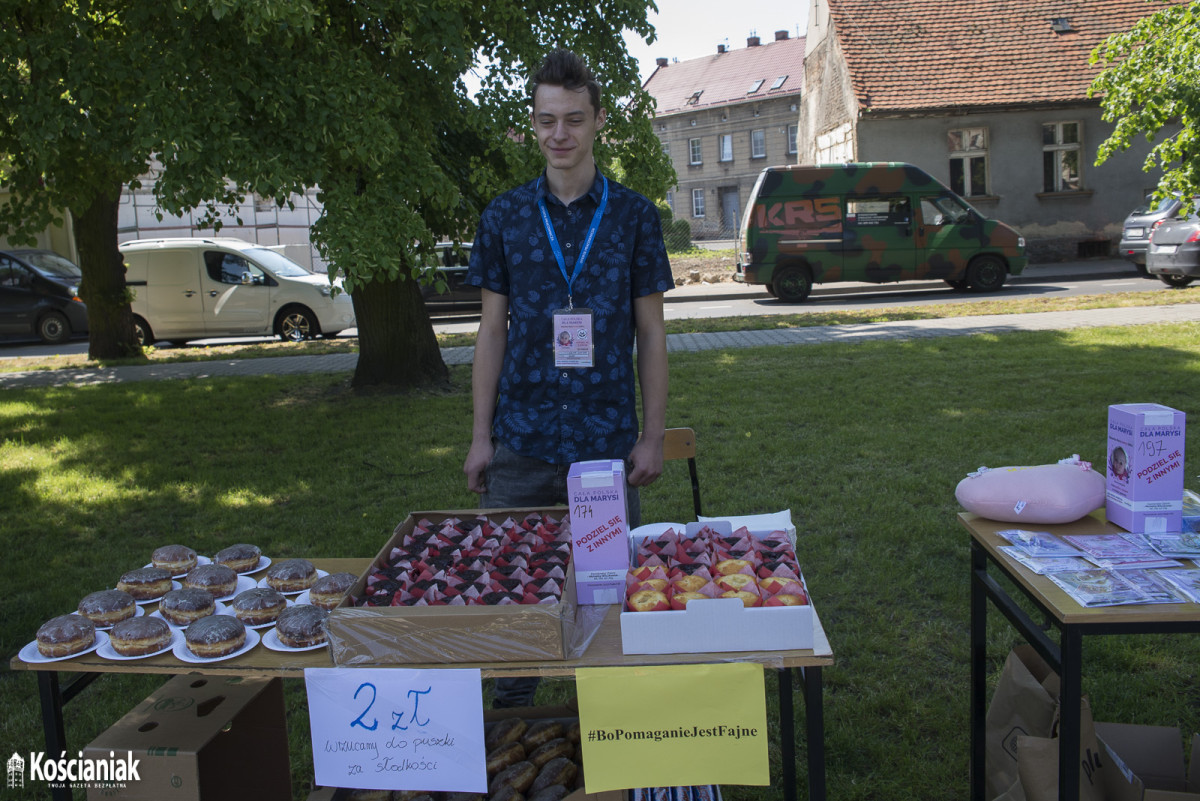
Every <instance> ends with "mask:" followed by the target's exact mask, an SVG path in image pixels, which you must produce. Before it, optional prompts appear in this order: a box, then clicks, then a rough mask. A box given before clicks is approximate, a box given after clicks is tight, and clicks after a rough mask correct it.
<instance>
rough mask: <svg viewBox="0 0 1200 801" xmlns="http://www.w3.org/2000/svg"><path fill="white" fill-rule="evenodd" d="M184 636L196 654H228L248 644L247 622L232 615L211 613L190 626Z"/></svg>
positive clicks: (205, 655)
mask: <svg viewBox="0 0 1200 801" xmlns="http://www.w3.org/2000/svg"><path fill="white" fill-rule="evenodd" d="M183 636H184V640H185V641H186V642H187V648H188V650H189V651H191V652H192V653H193V654H195V655H196V656H199V657H201V658H204V659H211V658H214V657H218V656H227V655H228V654H232V653H233V652H234V651H237V650H238V649H239V648H241V647H242V646H243V645H245V644H246V624H245V623H243V622H242V621H240V620H238V619H237V618H236V617H233V616H232V615H209V616H208V617H202V618H200V619H199V620H197V621H196V622H195V623H192V624H191V625H190V626H188V627H187V628H186V629H185V630H184V632H183Z"/></svg>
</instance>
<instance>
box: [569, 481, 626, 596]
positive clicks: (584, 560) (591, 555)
mask: <svg viewBox="0 0 1200 801" xmlns="http://www.w3.org/2000/svg"><path fill="white" fill-rule="evenodd" d="M567 495H568V497H569V499H570V502H571V539H572V543H571V562H572V564H574V565H575V591H576V596H577V599H578V603H580V604H615V603H620V602H621V600H622V599H623V598H624V597H625V595H624V593H625V573H626V572H627V571H628V570H629V510H628V508H627V506H626V499H625V463H624V462H622V461H621V460H620V459H600V460H597V461H593V462H576V463H575V464H573V465H571V470H570V472H569V473H567Z"/></svg>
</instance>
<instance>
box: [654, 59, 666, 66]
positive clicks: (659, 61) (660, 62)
mask: <svg viewBox="0 0 1200 801" xmlns="http://www.w3.org/2000/svg"><path fill="white" fill-rule="evenodd" d="M654 63H655V64H657V65H658V66H660V67H665V66H667V59H665V58H661V57H660V58H656V59H654Z"/></svg>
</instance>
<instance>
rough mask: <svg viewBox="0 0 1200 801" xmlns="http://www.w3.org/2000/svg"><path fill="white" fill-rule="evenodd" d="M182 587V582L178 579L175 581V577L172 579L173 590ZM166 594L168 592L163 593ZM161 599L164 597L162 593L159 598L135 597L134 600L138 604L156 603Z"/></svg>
mask: <svg viewBox="0 0 1200 801" xmlns="http://www.w3.org/2000/svg"><path fill="white" fill-rule="evenodd" d="M182 589H183V585H182V584H180V583H179V582H178V581H175V580H174V579H171V590H182ZM171 590H167V592H170V591H171ZM166 594H167V593H166V592H164V593H163V595H166ZM161 599H162V595H160V596H158V598H147V599H145V600H139V599H137V598H134V599H133V602H134V603H137V604H156V603H158V602H159V601H160V600H161Z"/></svg>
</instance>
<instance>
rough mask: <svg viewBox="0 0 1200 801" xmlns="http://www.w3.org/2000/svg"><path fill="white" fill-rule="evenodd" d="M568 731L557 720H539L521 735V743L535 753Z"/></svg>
mask: <svg viewBox="0 0 1200 801" xmlns="http://www.w3.org/2000/svg"><path fill="white" fill-rule="evenodd" d="M566 733H567V729H566V727H565V726H563V725H562V723H560V722H559V721H557V720H539V721H536V722H534V723H532V724H531V725H530V726H529V730H528V731H526V732H525V734H523V735H522V736H521V745H523V746H525V750H526V751H527V752H529V753H533V752H534V751H535V750H537V749H538V748H540V747H541V746H543V745H545V744H546V743H548V742H550V741H551V740H557V739H558V738H559V737H563V736H564V735H566ZM522 792H524V791H522Z"/></svg>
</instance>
